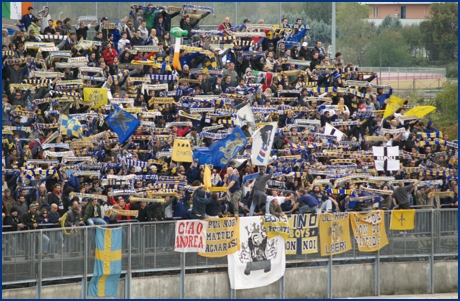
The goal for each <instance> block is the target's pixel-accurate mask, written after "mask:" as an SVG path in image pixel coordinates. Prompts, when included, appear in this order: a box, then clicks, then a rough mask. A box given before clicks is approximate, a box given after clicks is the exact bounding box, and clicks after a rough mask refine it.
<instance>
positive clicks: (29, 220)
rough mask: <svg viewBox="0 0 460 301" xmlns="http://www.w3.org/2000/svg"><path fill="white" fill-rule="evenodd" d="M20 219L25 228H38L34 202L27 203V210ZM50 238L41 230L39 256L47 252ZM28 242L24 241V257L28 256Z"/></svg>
mask: <svg viewBox="0 0 460 301" xmlns="http://www.w3.org/2000/svg"><path fill="white" fill-rule="evenodd" d="M20 220H21V221H22V222H23V223H24V225H25V229H28V230H36V229H38V226H39V224H38V214H37V205H35V204H30V205H29V211H27V213H26V214H24V215H23V216H22V217H21V218H20ZM49 243H50V239H49V237H48V236H46V235H45V234H43V232H42V246H43V248H42V250H41V254H40V255H41V256H43V255H45V254H47V253H48V247H49ZM30 247H31V246H30V244H28V243H26V244H25V254H26V258H27V257H28V254H29V252H30V251H29V250H30Z"/></svg>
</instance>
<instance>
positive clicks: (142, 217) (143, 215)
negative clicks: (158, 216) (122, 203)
mask: <svg viewBox="0 0 460 301" xmlns="http://www.w3.org/2000/svg"><path fill="white" fill-rule="evenodd" d="M132 210H137V211H138V212H139V213H138V215H137V220H138V221H139V222H140V223H145V222H150V221H152V212H151V208H150V206H148V205H147V203H146V202H139V203H137V204H133V205H132Z"/></svg>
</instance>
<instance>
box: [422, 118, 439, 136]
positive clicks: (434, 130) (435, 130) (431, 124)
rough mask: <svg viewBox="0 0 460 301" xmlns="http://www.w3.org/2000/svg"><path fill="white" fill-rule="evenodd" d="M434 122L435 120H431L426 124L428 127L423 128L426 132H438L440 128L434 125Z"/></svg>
mask: <svg viewBox="0 0 460 301" xmlns="http://www.w3.org/2000/svg"><path fill="white" fill-rule="evenodd" d="M433 124H434V122H433V120H429V121H428V123H427V124H426V128H425V129H424V130H423V131H424V132H425V133H436V132H437V131H438V130H437V129H436V128H434V127H432V126H433Z"/></svg>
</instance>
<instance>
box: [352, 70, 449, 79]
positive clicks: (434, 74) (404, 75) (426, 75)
mask: <svg viewBox="0 0 460 301" xmlns="http://www.w3.org/2000/svg"><path fill="white" fill-rule="evenodd" d="M359 70H360V71H363V72H377V73H379V76H380V77H381V78H382V80H412V79H437V78H445V77H446V72H447V71H446V68H421V67H382V68H380V67H359Z"/></svg>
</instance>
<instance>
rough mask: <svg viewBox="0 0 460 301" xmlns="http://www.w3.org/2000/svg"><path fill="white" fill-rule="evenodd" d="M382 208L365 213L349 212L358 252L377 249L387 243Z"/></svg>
mask: <svg viewBox="0 0 460 301" xmlns="http://www.w3.org/2000/svg"><path fill="white" fill-rule="evenodd" d="M384 216H385V215H384V212H383V210H376V211H372V212H369V213H366V214H361V213H357V212H350V223H351V228H352V229H353V236H354V237H355V240H356V245H357V246H358V250H359V251H360V252H374V251H378V250H380V249H381V248H383V247H384V246H386V245H388V238H387V234H386V231H385V220H384Z"/></svg>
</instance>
